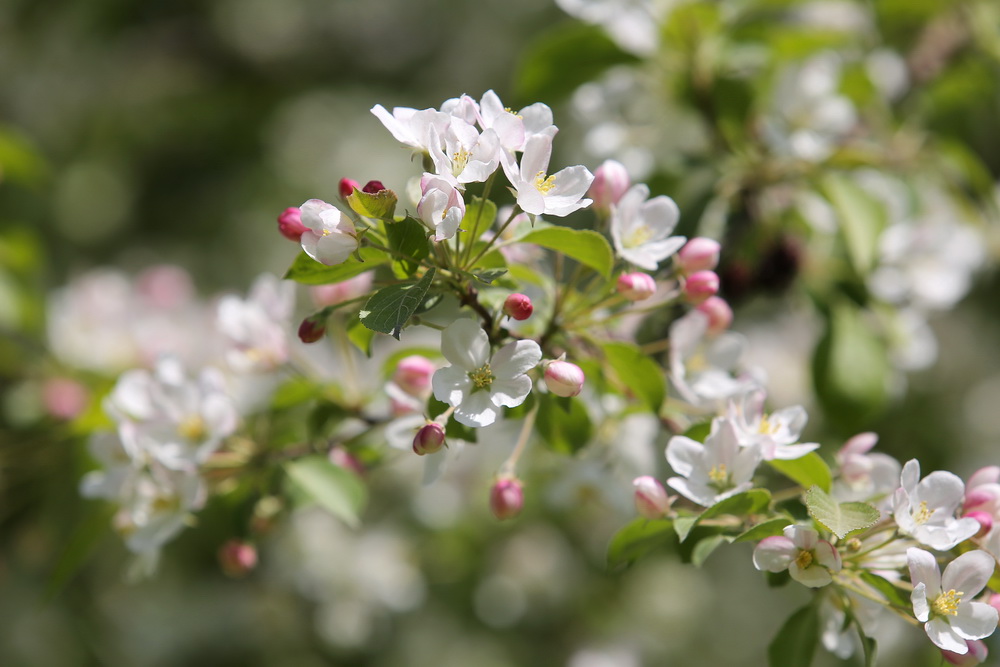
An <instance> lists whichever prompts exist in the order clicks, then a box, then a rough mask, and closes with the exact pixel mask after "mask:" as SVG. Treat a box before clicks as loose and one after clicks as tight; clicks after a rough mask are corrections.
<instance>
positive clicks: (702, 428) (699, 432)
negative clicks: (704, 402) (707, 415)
mask: <svg viewBox="0 0 1000 667" xmlns="http://www.w3.org/2000/svg"><path fill="white" fill-rule="evenodd" d="M711 432H712V422H711V421H707V422H700V423H698V424H692V425H691V426H689V427H688V430H686V431H684V433H683V435H684V437H685V438H691V439H692V440H695V441H696V442H702V443H703V442H705V438H707V437H708V435H709V433H711Z"/></svg>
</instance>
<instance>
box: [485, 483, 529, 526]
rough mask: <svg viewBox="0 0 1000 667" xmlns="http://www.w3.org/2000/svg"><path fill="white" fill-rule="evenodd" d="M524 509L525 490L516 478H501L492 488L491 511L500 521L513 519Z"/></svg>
mask: <svg viewBox="0 0 1000 667" xmlns="http://www.w3.org/2000/svg"><path fill="white" fill-rule="evenodd" d="M523 507H524V488H523V487H522V486H521V480H519V479H517V478H516V477H501V478H500V479H498V480H497V481H496V482H494V483H493V486H492V488H490V511H491V512H493V516H495V517H496V518H498V519H500V520H501V521H503V520H505V519H513V518H514V517H516V516H517V515H518V514H520V513H521V509H522V508H523Z"/></svg>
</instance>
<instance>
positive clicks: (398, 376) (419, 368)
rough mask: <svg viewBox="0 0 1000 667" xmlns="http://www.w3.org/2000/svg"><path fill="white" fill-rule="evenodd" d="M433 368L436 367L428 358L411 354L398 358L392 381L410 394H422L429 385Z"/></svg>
mask: <svg viewBox="0 0 1000 667" xmlns="http://www.w3.org/2000/svg"><path fill="white" fill-rule="evenodd" d="M435 370H437V368H436V367H435V366H434V362H432V361H431V360H430V359H428V358H427V357H422V356H420V355H419V354H413V355H410V356H409V357H403V358H402V359H400V360H399V364H397V365H396V372H394V373H393V374H392V381H393V382H395V383H396V385H397V386H398V387H399V388H400V389H402V390H403V391H405V392H406V393H407V394H409V395H410V396H423V395H424V394H426V393H427V390H428V389H429V388H430V386H431V376H432V375H434V371H435Z"/></svg>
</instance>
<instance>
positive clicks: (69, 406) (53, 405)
mask: <svg viewBox="0 0 1000 667" xmlns="http://www.w3.org/2000/svg"><path fill="white" fill-rule="evenodd" d="M89 398H90V392H88V391H87V388H86V387H84V386H83V385H82V384H80V383H79V382H77V381H76V380H71V379H69V378H52V379H51V380H46V381H45V384H44V385H42V404H43V405H44V406H45V410H46V412H48V413H49V414H50V415H52V416H53V417H55V418H56V419H63V420H67V421H68V420H70V419H73V418H74V417H76V416H77V415H78V414H80V413H81V412H83V410H84V408H86V407H87V401H88V400H89Z"/></svg>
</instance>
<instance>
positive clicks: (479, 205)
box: [458, 197, 497, 247]
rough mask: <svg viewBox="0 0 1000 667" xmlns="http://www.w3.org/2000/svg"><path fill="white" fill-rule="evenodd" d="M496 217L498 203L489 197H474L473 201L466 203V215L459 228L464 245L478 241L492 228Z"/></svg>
mask: <svg viewBox="0 0 1000 667" xmlns="http://www.w3.org/2000/svg"><path fill="white" fill-rule="evenodd" d="M496 218H497V205H496V204H494V203H493V202H492V201H490V200H489V199H486V200H484V199H483V198H482V197H473V198H472V202H470V203H469V204H468V205H466V207H465V217H463V218H462V222H461V223H460V224H459V225H458V228H459V229H460V230H461V231H460V232H459V233H458V235H459V238H460V239H461V240H462V246H463V247H465V246H467V245H468V244H469V243H471V242H475V241H478V240H479V237H480V236H482V235H483V232H485V231H486V230H487V229H489V228H490V226H491V225H492V224H493V221H494V220H496Z"/></svg>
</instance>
